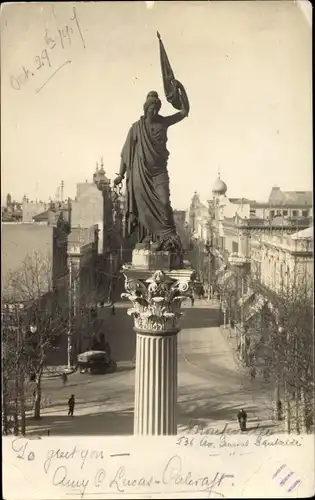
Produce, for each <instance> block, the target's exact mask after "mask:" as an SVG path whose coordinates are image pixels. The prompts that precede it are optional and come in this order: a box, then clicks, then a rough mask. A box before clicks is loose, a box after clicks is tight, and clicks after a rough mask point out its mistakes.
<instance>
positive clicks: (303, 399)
mask: <svg viewBox="0 0 315 500" xmlns="http://www.w3.org/2000/svg"><path fill="white" fill-rule="evenodd" d="M311 283H312V282H311V280H307V279H303V280H294V281H292V282H291V283H289V284H286V286H285V287H284V286H282V287H280V289H278V290H277V291H276V292H272V291H270V290H269V291H268V289H266V288H264V287H262V286H261V284H260V283H259V282H255V281H254V280H252V287H253V290H254V291H256V292H257V291H258V292H259V293H263V294H264V296H265V298H266V299H268V302H266V305H265V307H264V308H263V309H262V310H261V312H260V320H261V321H260V326H259V331H260V340H259V342H257V343H256V345H255V346H254V351H255V352H254V354H255V355H254V358H253V359H254V360H256V363H257V360H258V359H259V357H260V358H262V357H263V359H264V362H265V369H266V370H267V371H268V375H269V377H270V378H271V380H273V381H274V385H275V398H274V400H275V406H276V408H275V409H276V415H277V418H280V414H281V412H280V411H279V410H280V409H282V410H283V411H284V416H285V420H286V427H287V430H288V432H290V430H291V429H292V427H294V428H295V430H296V431H300V430H310V428H311V427H312V425H313V421H312V409H313V405H314V356H313V349H312V346H313V342H314V340H313V289H312V286H311Z"/></svg>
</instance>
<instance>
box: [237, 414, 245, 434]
mask: <svg viewBox="0 0 315 500" xmlns="http://www.w3.org/2000/svg"><path fill="white" fill-rule="evenodd" d="M237 420H238V423H239V426H240V430H241V431H242V432H244V431H246V424H247V413H246V411H245V410H243V408H242V409H241V410H240V411H239V412H238V414H237Z"/></svg>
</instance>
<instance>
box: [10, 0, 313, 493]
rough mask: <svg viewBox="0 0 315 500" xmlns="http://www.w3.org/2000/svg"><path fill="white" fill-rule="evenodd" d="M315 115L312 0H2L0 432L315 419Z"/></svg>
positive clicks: (188, 440) (138, 432)
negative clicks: (314, 103) (6, 0)
mask: <svg viewBox="0 0 315 500" xmlns="http://www.w3.org/2000/svg"><path fill="white" fill-rule="evenodd" d="M312 120H313V117H312V5H311V3H310V2H308V1H307V0H301V1H293V0H292V1H291V0H277V1H273V0H272V1H267V0H261V1H260V0H258V1H255V0H252V1H237V0H230V1H223V0H222V1H220V0H214V1H190V0H186V1H165V2H163V1H155V2H154V1H116V2H110V1H108V2H106V1H104V2H57V1H55V2H47V3H46V2H45V3H44V2H34V3H27V2H26V3H15V2H13V3H4V4H2V8H1V139H2V140H1V236H2V238H1V277H2V278H1V299H2V300H1V324H2V327H1V329H2V440H3V441H6V440H9V439H10V440H11V441H12V440H13V441H12V443H14V442H16V440H18V442H19V443H21V442H22V441H23V439H24V440H26V441H25V443H27V442H31V441H30V440H42V443H47V449H48V447H49V448H51V447H54V446H55V445H53V444H52V443H54V440H58V443H60V442H62V439H64V440H66V439H68V438H69V439H70V438H71V439H73V440H76V441H75V442H78V443H79V442H80V437H81V436H88V437H89V439H90V441H91V442H92V441H93V443H94V442H95V443H97V440H98V439H101V438H107V437H108V438H109V437H111V436H117V437H118V436H124V437H126V438H127V437H128V436H134V438H136V439H138V438H139V439H140V438H143V437H147V438H152V437H161V438H164V437H167V436H173V442H175V443H176V444H177V445H178V447H179V449H182V448H183V449H186V448H187V449H188V448H189V447H191V448H194V446H195V443H196V441H197V439H199V441H198V442H199V443H200V440H201V443H202V444H201V445H200V446H201V447H208V448H209V449H208V451H207V453H208V455H209V453H210V447H211V444H209V442H207V439H208V441H209V439H210V438H209V436H210V437H211V436H213V435H216V436H220V439H221V438H222V436H223V438H224V436H227V438H226V439H230V437H231V436H234V437H235V436H239V440H240V442H242V443H246V442H248V441H246V440H247V439H252V438H253V436H254V437H255V439H256V445H257V447H258V444H259V445H260V444H261V443H262V441H261V440H262V439H270V440H271V441H270V443H269V444H270V449H271V443H273V449H274V451H273V452H272V451H270V450H269V451H268V453H274V457H276V455H277V446H279V447H281V446H280V445H281V444H282V445H283V446H287V447H288V449H290V451H288V452H287V453H288V454H292V455H294V453H295V450H294V446H295V444H296V443H299V442H301V443H302V442H306V441H303V439H304V440H307V439H311V436H313V434H314V332H313V314H314V302H313V300H314V299H313V281H314V272H313V267H314V262H313V241H314V236H313V187H312V186H313V179H312V175H313V136H312ZM275 435H277V436H278V438H277V439H278V441H277V442H275V440H273V441H272V436H275ZM206 436H208V438H206ZM279 436H280V438H279ZM69 439H68V440H67V441H64V442H67V443H68V442H69ZM71 439H70V440H71ZM174 439H175V441H174ZM224 439H225V438H224ZM253 439H254V438H253ZM21 440H22V441H21ZM257 440H258V441H257ZM259 440H260V441H259ZM295 440H297V441H296V443H295ZM299 440H302V441H299ZM104 442H105V441H104ZM224 442H225V445H224V446H226V447H227V446H229V445H228V444H226V441H224ZM308 442H309V441H308ZM73 443H74V441H73ZM267 444H268V443H267ZM12 446H13V448H12V449H13V450H14V452H18V453H21V449H22V448H21V447H18V448H14V445H12ZM25 446H26V445H25ZM45 446H46V445H45ZM58 446H59V445H58ZM134 446H135V448H136V447H137V445H134ZM244 446H245V445H244ZM246 446H247V445H246ZM266 446H267V445H266ZM296 446H302V445H301V444H296ZM283 449H284V448H283ZM23 450H24V448H23ZM186 451H187V450H186ZM186 451H185V453H186ZM313 451H314V450H313ZM23 453H24V452H23ZM60 453H61V455H60V456H61V458H62V452H60ZM152 453H154V452H152ZM183 453H184V452H183ZM218 453H219V452H218ZM220 453H221V452H220ZM222 453H223V452H222ZM281 453H283V452H281ZM214 455H215V453H214ZM217 455H218V454H217ZM230 455H231V453H230ZM58 457H59V455H58ZM18 458H21V457H18ZM59 458H60V457H59ZM66 458H67V457H66ZM230 459H231V458H230ZM230 459H229V460H230ZM234 459H235V463H236V461H237V460H238V459H237V457H234ZM29 460H32V459H30V458H29ZM203 460H204V459H203V458H202V455H201V456H200V462H203ZM222 460H223V459H222ZM248 460H249V461H250V459H248ZM266 460H267V458H266ZM143 461H145V459H144V458H143ZM22 462H23V461H22V460H20V461H18V463H17V465H16V467H17V466H18V465H21V464H22ZM244 463H245V462H244ZM288 464H289V462H287V463H286V464H285V465H283V468H284V469H285V467H289V465H288ZM21 466H22V465H21ZM308 466H309V467H310V470H312V471H313V473H314V456H313V457H311V456H310V457H309V461H308ZM23 467H24V465H23ZM174 467H175V466H174ZM244 467H245V472H246V466H244ZM281 467H282V465H281V464H280V465H279V469H277V471H276V472H275V471H274V479H273V481H274V482H275V481H278V478H280V479H279V481H278V482H279V484H280V485H281V486H279V487H278V486H277V488H278V489H276V490H274V491H273V492H272V493H270V495H271V496H272V495H274V497H279V498H280V497H281V496H282V495H283V494H284V495H285V496H286V497H290V496H291V497H292V496H303V495H302V494H301V491H302V490H300V492H299V488H300V486H301V485H303V480H302V479H301V478H299V477H297V479H296V476H295V478H294V479H293V478H291V476H290V474H293V472H292V473H291V472H290V470H289V471H288V470H287V471H286V472H285V471H284V469H282V468H281ZM300 467H301V465H300ZM177 468H178V467H177ZM35 469H36V466H35ZM23 470H24V469H23ZM174 470H175V469H174ZM46 472H47V471H46ZM173 472H174V471H173ZM173 472H172V474H173V475H172V474H171V477H172V478H173V480H174V473H173ZM245 472H244V473H245ZM119 474H120V473H119ZM165 474H166V473H165ZM189 474H190V472H189ZM222 474H223V473H222ZM225 474H226V475H225V476H224V474H223V475H222V477H221V479H220V480H218V478H217V476H215V477H216V478H217V479H216V480H215V481H214V482H213V484H212V483H211V485H212V486H211V489H209V488H210V487H209V485H208V483H207V488H208V489H202V488H201V487H200V484H201V483H200V484H199V483H198V485H199V486H198V488H199V489H198V488H197V490H196V489H195V490H192V491H191V496H195V497H198V498H206V497H208V498H209V497H210V496H217V497H218V496H221V497H226V498H233V494H234V495H236V497H237V498H242V497H245V496H246V495H245V493H242V492H241V490H242V491H243V489H242V488H240V490H237V491H236V492H235V490H234V493H233V491H232V489H231V488H232V483H231V484H228V483H229V480H228V478H230V477H231V476H229V475H228V473H227V472H226V473H225ZM281 474H282V475H281ZM295 474H296V473H295ZM223 476H224V478H223ZM54 477H55V476H54ZM119 477H122V476H119ZM176 477H177V476H176ZM181 477H182V476H181ZM187 477H188V476H187ZM244 477H245V476H244ZM289 477H290V479H289ZM283 478H284V479H283ZM223 479H225V482H224V481H223ZM308 480H309V481H311V483H312V484H313V482H312V480H311V479H310V477H308ZM52 481H53V484H54V485H55V486H56V485H58V488H59V489H58V491H57V489H56V493H55V495H56V496H55V498H57V497H58V498H74V496H73V497H72V496H71V491H72V490H71V491H69V484H70V482H69V481H70V480H67V481H68V483H69V484H68V483H67V481H66V479H65V478H63V479H62V480H60V481H59V480H58V481H59V482H58V481H57V479H56V480H55V479H52ZM54 481H55V482H54ZM174 481H175V482H174V484H173V483H172V485H171V486H169V490H167V489H166V490H165V491H167V492H168V498H184V497H185V496H181V494H183V495H184V493H181V491H182V490H179V486H178V485H179V484H182V483H183V484H184V483H185V485H186V486H185V488H186V490H185V495H186V497H185V498H188V494H189V487H190V486H191V485H190V483H189V481H190V480H189V481H188V480H187V478H186V480H185V481H184V480H182V479H181V480H179V479H176V480H174ZM281 481H282V482H281ZM155 482H156V483H158V482H159V481H155ZM191 482H192V480H191ZM197 482H198V481H197ZM274 482H273V483H272V484H274ZM66 483H67V484H66ZM188 483H189V487H188V486H187V485H188ZM221 483H222V485H223V486H222V488H223V489H222V490H220V487H221ZM223 483H224V484H226V485H227V486H226V488H227V490H226V491H225V490H224V484H223ZM126 484H127V480H126ZM135 484H136V483H135ZM137 484H138V483H137ZM167 484H170V483H167ZM175 484H177V486H174V485H175ZM194 484H195V483H194ZM196 484H197V483H196ZM205 484H206V483H205ZM164 485H166V483H164ZM66 486H67V487H66ZM195 486H196V485H195ZM214 486H215V487H216V494H215V492H214V491H213V490H212V488H213V487H214ZM233 486H234V483H233ZM62 487H64V488H63V489H62ZM67 488H68V489H67ZM137 488H138V486H137ZM139 488H140V486H139ZM165 488H166V486H165ZM266 488H267V486H266ZM301 488H302V486H301ZM61 490H62V492H61ZM175 490H176V491H175ZM87 491H88V487H87V489H85V490H84V491H83V492H82V496H81V498H82V497H83V496H84V495H86V498H101V497H100V493H99V494H98V496H97V494H95V495H96V496H93V493H87ZM128 491H129V490H128ZM157 491H158V490H156V491H153V490H152V495H151V496H150V490H149V489H147V490H146V491H144V490H143V491H142V490H141V488H140V489H134V490H132V492H131V491H129V493H130V494H131V493H132V494H133V495H136V496H134V498H136V497H137V498H158V496H159V495H158V493H157ZM159 491H160V490H159ZM163 491H164V490H163ZM173 491H174V493H172V492H173ZM244 491H245V490H244ZM268 491H269V490H268ZM270 491H271V490H270ZM303 491H304V490H303ZM119 492H120V493H121V494H122V496H119V494H120V493H119ZM183 492H184V490H183ZM205 492H206V493H205ZM220 492H221V493H220ZM266 492H267V490H266ZM129 493H128V492H126V491H124V492H123V493H122V490H119V489H118V491H117V492H116V493H113V496H112V497H111V496H110V493H106V496H104V498H123V497H124V498H125V497H126V495H127V496H128V494H129ZM310 493H311V492H310ZM313 493H314V491H313ZM20 494H21V495H22V492H21V491H20ZM47 494H48V493H47ZM76 494H78V493H76ZM144 494H145V495H147V496H142V497H141V495H144ZM58 495H68V497H66V496H58ZM69 495H70V497H69ZM137 495H138V496H137ZM155 495H157V496H155ZM243 495H245V496H243ZM266 495H267V493H266ZM22 497H23V498H35V497H32V494H31V492H29V493H28V496H23V495H22V496H21V497H20V498H17V497H16V496H14V495H13V496H10V495H9V494H8V495H7V496H6V498H7V500H20V499H21V500H22ZM257 497H263V498H264V486H263V485H262V489H260V490H259V491H258V490H257ZM36 498H40V497H36ZM43 498H44V497H42V499H43ZM265 498H270V496H265ZM45 499H46V497H45ZM47 499H48V497H47Z"/></svg>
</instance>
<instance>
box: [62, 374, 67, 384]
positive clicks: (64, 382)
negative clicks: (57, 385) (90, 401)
mask: <svg viewBox="0 0 315 500" xmlns="http://www.w3.org/2000/svg"><path fill="white" fill-rule="evenodd" d="M61 379H62V383H63V385H67V383H68V375H67V374H66V373H65V372H63V374H62V375H61Z"/></svg>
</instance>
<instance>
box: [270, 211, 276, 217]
mask: <svg viewBox="0 0 315 500" xmlns="http://www.w3.org/2000/svg"><path fill="white" fill-rule="evenodd" d="M274 216H275V211H274V210H270V212H269V217H270V219H273V218H274Z"/></svg>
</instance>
